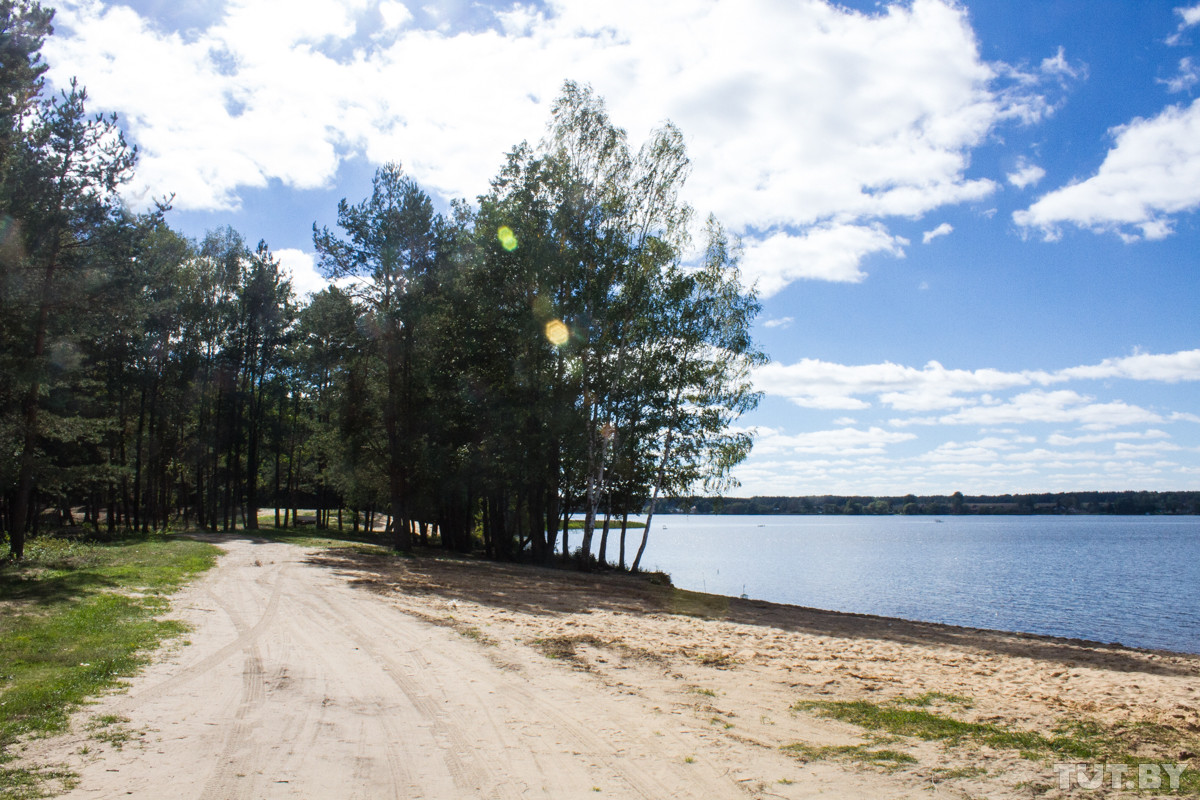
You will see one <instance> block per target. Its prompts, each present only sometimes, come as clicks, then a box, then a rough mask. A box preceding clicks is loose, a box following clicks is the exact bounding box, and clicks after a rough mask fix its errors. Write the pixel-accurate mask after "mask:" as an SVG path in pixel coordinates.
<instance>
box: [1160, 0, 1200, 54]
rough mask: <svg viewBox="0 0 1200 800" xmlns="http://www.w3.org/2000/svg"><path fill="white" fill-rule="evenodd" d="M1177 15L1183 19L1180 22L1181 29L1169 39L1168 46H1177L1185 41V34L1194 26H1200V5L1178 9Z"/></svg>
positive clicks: (1176, 10)
mask: <svg viewBox="0 0 1200 800" xmlns="http://www.w3.org/2000/svg"><path fill="white" fill-rule="evenodd" d="M1175 13H1176V14H1178V15H1179V16H1180V17H1181V18H1182V19H1181V20H1180V22H1179V28H1178V29H1177V30H1176V31H1175V33H1173V34H1171V35H1170V36H1168V37H1167V44H1170V45H1176V44H1179V43H1180V42H1181V41H1182V39H1183V32H1184V31H1186V30H1187V29H1188V28H1190V27H1192V26H1193V25H1197V24H1200V3H1198V4H1196V5H1194V6H1184V7H1181V8H1176V9H1175Z"/></svg>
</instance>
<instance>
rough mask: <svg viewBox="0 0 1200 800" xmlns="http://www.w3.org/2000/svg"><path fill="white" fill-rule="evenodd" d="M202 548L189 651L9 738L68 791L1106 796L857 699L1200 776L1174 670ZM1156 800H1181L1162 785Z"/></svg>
mask: <svg viewBox="0 0 1200 800" xmlns="http://www.w3.org/2000/svg"><path fill="white" fill-rule="evenodd" d="M220 543H221V545H222V547H224V548H225V549H226V551H227V552H226V555H225V556H223V557H222V559H221V561H220V563H219V565H218V567H217V568H216V569H214V570H212V571H211V572H210V573H208V574H207V575H206V576H205V577H204V578H202V579H201V580H199V581H198V582H197V583H196V584H194V585H193V586H190V587H188V588H187V589H185V590H184V592H183V593H181V594H180V595H179V596H178V597H177V599H176V602H175V604H174V608H175V611H174V613H175V614H176V615H178V616H179V617H180V618H181V619H183V620H185V621H187V622H188V623H189V624H191V625H192V627H193V630H192V633H191V634H190V635H189V637H188V642H189V643H188V644H187V645H186V646H185V645H182V644H181V645H179V646H175V647H174V648H173V649H170V650H169V651H167V652H165V653H164V654H163V656H162V657H161V658H159V659H158V660H157V661H156V662H155V663H154V664H153V665H152V666H150V667H149V668H147V669H146V670H145V671H144V673H143V674H142V675H140V676H138V677H137V678H136V679H134V680H133V681H132V683H131V685H130V687H129V689H128V691H127V692H124V693H120V694H114V695H112V696H109V697H106V698H103V699H102V700H101V701H100V702H99V703H98V704H97V705H95V706H93V707H90V708H88V709H85V710H84V711H83V712H81V714H80V715H79V718H78V720H77V722H76V724H75V725H74V727H73V732H72V733H71V734H70V735H67V736H63V737H59V738H56V739H53V740H46V741H40V742H34V743H31V744H30V745H29V749H28V751H27V753H26V756H27V757H28V758H30V759H32V760H34V761H37V762H40V763H65V764H66V765H67V766H68V767H69V768H70V769H71V770H73V771H75V772H76V773H77V774H78V775H79V779H78V785H77V786H76V787H75V788H74V789H73V790H72V791H71V792H69V793H68V794H67V795H66V796H68V797H72V798H85V797H86V798H97V797H101V798H107V797H144V798H162V797H168V796H170V797H192V798H231V797H246V798H251V797H253V798H260V797H264V798H265V797H269V798H274V797H307V798H326V797H328V798H334V797H336V798H345V797H362V798H375V797H397V798H400V797H404V798H407V797H428V798H449V797H488V798H491V797H502V798H508V797H512V798H516V797H545V798H563V797H618V798H619V797H643V798H660V797H730V798H737V797H760V798H767V797H783V798H808V797H818V796H819V797H880V798H906V797H911V798H917V797H921V798H927V797H931V796H937V797H956V798H958V797H961V798H982V797H987V798H1017V797H1022V798H1026V797H1050V798H1055V797H1079V796H1087V797H1112V796H1125V795H1126V794H1130V793H1129V792H1127V791H1125V790H1124V789H1122V790H1115V789H1113V788H1112V786H1111V781H1110V780H1109V779H1108V776H1107V775H1106V776H1105V780H1104V782H1103V786H1101V787H1100V788H1096V789H1088V788H1082V787H1080V786H1078V785H1074V784H1073V785H1072V786H1071V787H1070V788H1069V789H1065V790H1064V789H1063V788H1061V787H1060V781H1061V776H1060V775H1059V773H1058V772H1056V767H1055V764H1056V763H1061V762H1063V761H1066V760H1068V759H1066V758H1064V757H1063V756H1062V755H1061V754H1059V753H1057V752H1049V751H1045V752H1040V753H1039V752H1028V750H1026V751H1024V752H1023V751H1022V748H1020V747H1015V746H1014V747H1010V746H1003V745H998V744H997V740H994V739H989V738H988V737H987V736H984V735H976V736H970V735H968V736H960V737H957V738H956V739H954V740H953V741H948V740H947V739H946V738H945V737H936V736H922V735H904V734H896V733H895V732H889V731H887V730H881V729H878V728H876V729H871V728H868V727H864V726H863V725H862V724H855V723H854V722H851V721H847V720H846V719H844V718H834V717H836V715H831V713H830V709H835V708H846V707H848V706H847V705H846V704H848V703H853V702H860V701H861V703H862V705H861V707H863V708H867V709H868V710H869V709H871V708H878V709H904V710H916V711H917V712H919V713H920V714H927V715H929V718H935V717H936V718H938V719H946V718H949V719H953V720H956V721H959V722H962V723H966V724H968V725H969V726H974V727H969V728H968V730H971V731H976V732H978V731H1006V732H1017V733H1028V734H1036V735H1040V736H1041V737H1042V741H1050V740H1052V739H1054V737H1058V736H1064V735H1068V732H1069V731H1072V730H1077V729H1083V728H1080V726H1085V728H1086V730H1089V731H1091V732H1092V734H1093V735H1094V736H1099V737H1108V738H1107V739H1106V741H1115V740H1114V738H1113V737H1117V738H1119V740H1120V742H1121V743H1122V747H1123V748H1124V750H1123V752H1126V753H1128V754H1129V755H1130V756H1131V757H1133V758H1135V759H1144V760H1146V761H1160V762H1171V763H1178V764H1181V765H1183V767H1184V768H1185V769H1186V770H1189V771H1190V770H1200V759H1196V757H1195V756H1194V753H1195V752H1196V751H1197V749H1200V747H1198V745H1200V657H1197V656H1190V655H1180V654H1171V653H1164V652H1150V651H1139V650H1131V649H1126V648H1122V647H1119V646H1108V645H1101V644H1095V643H1086V642H1076V641H1068V640H1061V639H1049V638H1044V637H1035V636H1027V635H1019V634H1006V633H998V632H991V631H981V630H972V629H964V628H953V627H947V626H941V625H932V624H922V623H911V622H904V621H901V620H890V619H883V618H878V617H868V616H860V615H852V614H840V613H832V612H823V611H815V610H810V609H801V608H796V607H790V606H782V605H774V604H770V603H763V602H757V601H752V600H740V599H732V598H721V597H716V596H711V595H698V594H693V593H685V592H678V591H675V590H672V589H670V588H669V587H666V586H662V585H655V584H653V583H651V582H649V581H648V580H646V579H645V578H644V577H639V578H633V577H628V576H619V575H601V576H596V575H588V576H583V575H580V574H577V573H572V572H565V571H557V570H545V569H538V568H533V567H526V566H517V565H497V564H492V563H486V562H481V561H470V560H453V559H443V558H432V557H419V558H415V559H396V558H393V557H390V556H382V555H379V554H376V553H371V552H367V551H365V550H356V549H327V550H317V549H305V548H301V547H296V546H292V545H284V544H276V543H267V542H262V541H254V540H247V539H240V538H230V539H227V540H220ZM868 704H869V705H868ZM856 707H859V706H856ZM114 719H115V720H117V722H115V723H112V722H111V721H112V720H114ZM97 720H109V721H110V723H109V724H108V727H104V728H102V729H101V730H104V731H106V732H108V734H109V735H106V736H97V735H96V730H97V727H98V726H97V722H96V721H97ZM1072 726H1075V727H1074V728H1073V727H1072ZM113 731H119V732H120V735H111V734H112V733H113ZM1130 774H1131V775H1133V774H1136V769H1135V770H1134V772H1132V773H1130ZM1161 794H1162V795H1163V796H1181V794H1179V793H1175V794H1172V793H1171V792H1169V790H1168V787H1167V784H1166V782H1165V780H1164V784H1163V791H1162V792H1161ZM1130 796H1133V795H1132V794H1131V795H1130ZM1137 796H1147V795H1146V794H1145V793H1142V794H1139V795H1137Z"/></svg>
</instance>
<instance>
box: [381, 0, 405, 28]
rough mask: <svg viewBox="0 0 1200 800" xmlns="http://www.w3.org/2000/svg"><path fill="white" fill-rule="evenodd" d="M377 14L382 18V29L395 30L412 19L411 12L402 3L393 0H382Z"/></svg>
mask: <svg viewBox="0 0 1200 800" xmlns="http://www.w3.org/2000/svg"><path fill="white" fill-rule="evenodd" d="M379 15H380V17H381V18H382V19H383V27H384V30H388V31H391V30H396V29H397V28H401V27H403V26H404V25H405V24H406V23H409V22H411V21H412V18H413V15H412V12H411V11H409V10H408V7H407V6H405V5H404V4H403V3H397V2H395V1H394V0H384V2H382V3H380V4H379Z"/></svg>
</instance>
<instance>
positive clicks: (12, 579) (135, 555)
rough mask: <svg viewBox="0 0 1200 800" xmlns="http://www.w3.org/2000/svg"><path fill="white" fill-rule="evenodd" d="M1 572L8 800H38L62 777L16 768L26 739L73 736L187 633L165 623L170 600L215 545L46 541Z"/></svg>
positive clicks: (1, 713)
mask: <svg viewBox="0 0 1200 800" xmlns="http://www.w3.org/2000/svg"><path fill="white" fill-rule="evenodd" d="M25 552H26V558H25V560H24V561H22V562H21V563H20V564H13V563H5V564H4V565H2V566H0V598H3V600H4V602H3V606H2V607H0V611H2V613H0V798H18V797H22V798H23V797H34V796H37V795H36V791H37V789H36V787H37V786H38V785H40V783H41V782H43V781H44V780H46V779H56V780H61V778H62V777H63V776H62V775H59V774H58V773H56V772H55V771H54V770H33V769H24V768H14V767H11V766H8V765H10V764H11V763H12V761H13V760H14V759H15V755H14V754H13V752H12V751H13V749H14V747H15V746H16V744H17V742H18V740H19V739H20V737H22V736H26V735H30V734H33V735H39V734H51V733H55V732H58V731H61V730H64V729H65V728H66V726H67V723H68V720H69V718H70V714H71V712H72V711H73V710H75V709H76V708H78V707H79V706H80V705H81V704H82V703H84V702H85V700H87V698H89V697H94V696H96V695H98V694H100V693H102V692H104V691H106V690H109V689H111V688H112V687H114V686H116V685H117V684H118V683H119V682H120V681H121V680H122V679H123V678H125V677H128V676H130V675H132V674H133V673H134V672H136V671H137V669H138V668H139V667H140V666H141V665H142V664H144V663H145V662H146V660H147V658H148V656H149V654H150V652H151V651H152V650H153V649H154V648H155V647H157V646H158V645H159V644H161V643H162V642H163V641H164V640H166V639H169V638H171V637H174V636H178V635H179V634H180V633H182V632H183V631H184V627H183V626H182V625H181V624H180V623H178V622H174V621H169V620H162V619H158V618H157V617H158V616H159V615H161V614H162V612H164V611H165V610H166V609H167V606H168V601H167V598H166V595H167V594H168V593H170V592H172V591H174V590H176V589H178V588H179V587H180V586H181V585H182V584H183V583H184V581H186V580H187V579H189V578H190V577H192V576H194V575H195V574H197V573H199V572H201V571H203V570H205V569H208V568H209V567H211V566H212V565H213V564H214V563H215V561H216V555H217V553H218V552H219V551H218V549H217V548H215V547H213V546H212V545H208V544H204V543H202V542H194V541H189V540H186V539H180V538H176V537H163V536H158V537H150V538H147V537H140V538H136V539H131V540H126V541H118V542H112V543H105V544H98V543H86V542H81V541H67V540H62V539H54V538H48V537H42V538H38V539H34V540H32V541H30V542H29V543H28V545H27V546H26V551H25Z"/></svg>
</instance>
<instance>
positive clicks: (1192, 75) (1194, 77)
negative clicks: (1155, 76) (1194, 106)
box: [1158, 57, 1200, 94]
mask: <svg viewBox="0 0 1200 800" xmlns="http://www.w3.org/2000/svg"><path fill="white" fill-rule="evenodd" d="M1158 82H1159V83H1162V84H1166V87H1167V91H1168V92H1171V93H1172V94H1174V93H1176V92H1186V91H1187V90H1188V89H1191V88H1192V87H1193V86H1195V85H1196V84H1197V83H1198V82H1200V67H1198V66H1197V65H1195V64H1193V63H1192V59H1191V58H1190V57H1188V58H1181V59H1180V60H1179V72H1178V74H1176V75H1175V77H1173V78H1168V79H1167V80H1162V79H1159V81H1158Z"/></svg>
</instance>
